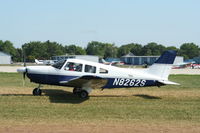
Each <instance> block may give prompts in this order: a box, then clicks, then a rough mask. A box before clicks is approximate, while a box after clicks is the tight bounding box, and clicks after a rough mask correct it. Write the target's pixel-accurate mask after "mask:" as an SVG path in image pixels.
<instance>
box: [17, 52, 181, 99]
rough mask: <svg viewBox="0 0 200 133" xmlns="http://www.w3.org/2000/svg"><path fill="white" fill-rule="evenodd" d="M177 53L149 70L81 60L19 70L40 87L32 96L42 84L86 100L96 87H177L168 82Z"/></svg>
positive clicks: (160, 60)
mask: <svg viewBox="0 0 200 133" xmlns="http://www.w3.org/2000/svg"><path fill="white" fill-rule="evenodd" d="M175 57H176V52H175V51H172V50H169V51H165V52H164V53H163V54H162V55H161V56H160V57H159V58H158V60H156V62H155V63H154V64H153V65H152V66H150V67H149V68H147V69H130V68H119V67H115V66H111V65H104V64H101V63H95V62H90V61H85V60H79V59H67V60H61V61H59V62H57V63H56V64H54V65H52V66H27V67H23V68H20V69H18V70H17V71H18V72H21V73H23V74H24V76H25V75H26V76H27V77H28V78H29V79H30V81H31V82H35V83H38V84H39V86H38V87H37V88H35V89H34V90H33V95H41V93H42V91H41V89H40V85H41V84H48V85H59V86H69V87H74V89H73V93H74V94H78V95H79V97H81V98H87V97H88V94H89V93H90V92H91V91H92V89H94V88H102V89H104V88H125V87H146V86H162V85H167V84H173V85H178V83H174V82H171V81H169V80H168V76H169V73H170V69H171V67H172V64H173V62H174V59H175Z"/></svg>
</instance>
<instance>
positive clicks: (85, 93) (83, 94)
mask: <svg viewBox="0 0 200 133" xmlns="http://www.w3.org/2000/svg"><path fill="white" fill-rule="evenodd" d="M79 97H80V98H88V92H87V91H85V90H82V91H80V92H79Z"/></svg>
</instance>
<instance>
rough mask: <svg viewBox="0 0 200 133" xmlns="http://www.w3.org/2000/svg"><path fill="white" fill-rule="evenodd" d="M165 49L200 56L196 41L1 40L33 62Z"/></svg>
mask: <svg viewBox="0 0 200 133" xmlns="http://www.w3.org/2000/svg"><path fill="white" fill-rule="evenodd" d="M165 50H176V51H177V52H178V55H179V56H183V57H184V59H192V58H193V57H196V56H200V47H199V46H198V45H197V44H195V43H184V44H182V45H181V46H180V48H177V47H175V46H167V47H166V46H164V45H162V44H157V43H155V42H151V43H148V44H146V45H142V44H138V43H130V44H125V45H121V46H120V47H117V46H116V45H115V44H111V43H102V42H97V41H92V42H89V43H88V44H87V46H86V47H85V48H83V47H80V46H77V45H74V44H72V45H62V44H60V43H57V42H52V41H49V40H48V41H45V42H41V41H31V42H29V43H25V44H23V45H22V47H21V48H15V47H14V45H13V43H12V42H11V41H8V40H7V41H2V40H0V51H3V52H5V53H8V54H10V55H11V56H12V60H13V61H14V62H20V61H22V60H23V55H24V56H25V57H26V60H27V61H29V62H33V61H34V59H41V60H42V59H50V58H51V57H52V56H56V55H65V54H68V55H86V54H87V55H97V56H100V57H101V58H107V57H113V58H116V57H121V56H124V55H126V54H128V53H129V52H131V53H133V54H134V55H137V56H141V55H146V56H147V55H149V56H150V55H160V54H162V52H164V51H165Z"/></svg>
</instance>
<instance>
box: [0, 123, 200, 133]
mask: <svg viewBox="0 0 200 133" xmlns="http://www.w3.org/2000/svg"><path fill="white" fill-rule="evenodd" d="M0 132H1V133H100V132H101V133H133V132H137V133H146V132H148V133H188V132H189V133H199V132H200V127H199V126H197V125H196V126H195V125H185V124H183V125H181V124H180V125H178V124H176V125H174V124H169V125H166V124H127V125H125V124H123V123H122V124H110V123H105V124H100V125H96V124H66V125H29V126H25V125H18V126H17V125H16V126H4V127H0Z"/></svg>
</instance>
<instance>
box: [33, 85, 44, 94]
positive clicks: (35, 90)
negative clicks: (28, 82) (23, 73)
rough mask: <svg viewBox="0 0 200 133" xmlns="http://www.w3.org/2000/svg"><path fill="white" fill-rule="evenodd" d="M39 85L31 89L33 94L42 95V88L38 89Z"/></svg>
mask: <svg viewBox="0 0 200 133" xmlns="http://www.w3.org/2000/svg"><path fill="white" fill-rule="evenodd" d="M40 87H41V85H40V84H39V86H38V87H37V88H35V89H33V95H34V96H41V95H42V90H41V89H40Z"/></svg>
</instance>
